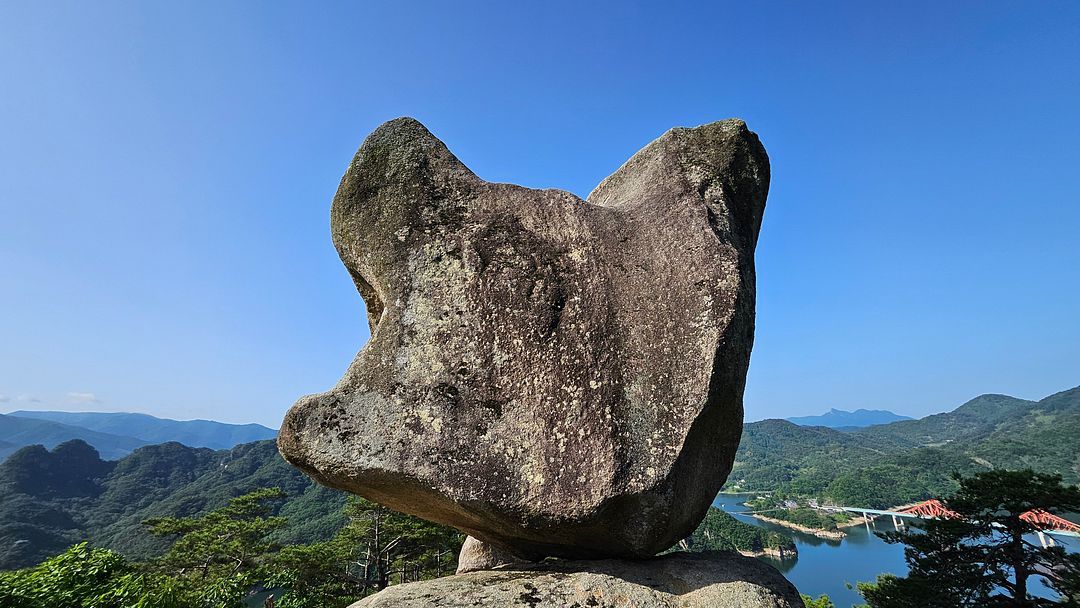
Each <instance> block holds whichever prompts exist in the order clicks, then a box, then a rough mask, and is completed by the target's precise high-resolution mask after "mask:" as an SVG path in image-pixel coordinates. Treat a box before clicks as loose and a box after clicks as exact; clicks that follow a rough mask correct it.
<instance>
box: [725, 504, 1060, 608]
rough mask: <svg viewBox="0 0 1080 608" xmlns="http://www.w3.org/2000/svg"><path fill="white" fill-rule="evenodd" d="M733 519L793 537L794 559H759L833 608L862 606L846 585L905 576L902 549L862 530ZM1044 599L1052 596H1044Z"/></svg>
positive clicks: (732, 509)
mask: <svg viewBox="0 0 1080 608" xmlns="http://www.w3.org/2000/svg"><path fill="white" fill-rule="evenodd" d="M753 496H754V495H752V494H721V495H719V496H717V497H716V500H715V501H714V502H713V506H714V507H717V508H718V509H723V510H724V511H727V512H728V513H732V514H735V513H738V512H740V511H745V510H747V509H746V507H744V506H743V505H742V503H743V502H745V501H746V500H748V499H750V498H752V497H753ZM735 518H736V519H738V520H739V521H743V522H746V523H748V524H753V525H755V526H757V527H759V528H765V529H767V530H778V531H781V532H785V533H787V534H789V535H791V536H793V537H794V538H795V544H796V546H797V547H798V549H799V555H798V557H796V558H794V559H788V560H783V561H781V560H777V559H772V558H767V557H762V558H759V559H762V560H765V561H767V562H769V563H770V564H771V565H773V566H774V567H776V569H777V570H779V571H781V572H783V573H784V576H786V577H787V578H788V580H790V581H791V582H792V583H793V584H794V585H795V586H796V587H798V589H799V591H801V592H802V593H805V594H807V595H812V596H814V597H817V596H819V595H821V594H822V593H824V594H826V595H828V596H829V597H830V598H832V600H833V602H835V603H836V605H837V607H838V608H848V607H849V606H852V605H855V604H861V603H862V597H861V596H860V595H859V594H858V593H857V592H856V591H855V590H854V589H848V588H847V584H849V583H850V584H851V586H852V587H854V586H855V583H857V582H860V581H874V580H876V579H877V575H878V574H880V573H882V572H891V573H893V574H896V575H899V576H903V575H905V574H907V564H905V563H904V547H903V546H902V545H890V544H888V543H886V542H885V541H883V540H881V539H880V538H878V537H877V536H875V535H874V534H868V533H867V532H866V527H864V526H858V527H852V528H847V533H848V535H847V537H845V538H844V539H843V540H839V541H834V540H824V539H820V538H818V537H816V536H813V535H810V534H803V533H801V532H797V531H795V530H791V529H789V528H785V527H783V526H777V525H775V524H770V523H767V522H763V521H760V520H757V519H754V518H753V517H749V516H746V515H735ZM877 530H879V531H886V530H892V521H891V519H888V518H884V519H879V520H878V522H877ZM1055 540H1057V542H1058V543H1060V544H1062V545H1065V546H1066V547H1068V549H1069V550H1070V551H1080V543H1078V542H1077V540H1078V539H1074V538H1068V539H1062V538H1060V537H1058V538H1056V539H1055ZM1063 541H1064V542H1063ZM1032 580H1033V581H1034V580H1036V579H1032ZM1035 586H1040V587H1041V584H1040V583H1035ZM1047 596H1048V597H1053V596H1052V595H1050V594H1049V593H1048V594H1047Z"/></svg>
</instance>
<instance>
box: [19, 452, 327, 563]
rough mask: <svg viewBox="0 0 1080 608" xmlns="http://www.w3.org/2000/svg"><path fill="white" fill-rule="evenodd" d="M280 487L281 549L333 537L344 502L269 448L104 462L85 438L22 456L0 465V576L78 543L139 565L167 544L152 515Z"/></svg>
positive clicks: (140, 455) (184, 512)
mask: <svg viewBox="0 0 1080 608" xmlns="http://www.w3.org/2000/svg"><path fill="white" fill-rule="evenodd" d="M267 487H274V488H281V489H282V490H284V491H285V492H286V493H287V494H288V495H289V499H288V500H286V501H285V502H284V503H283V506H281V513H280V514H282V515H287V516H289V522H290V523H289V525H288V526H286V527H285V528H283V529H282V530H280V531H278V532H277V534H276V538H277V540H279V541H281V542H300V541H304V542H311V541H314V540H323V539H326V538H329V537H330V536H332V535H333V533H334V532H335V531H336V530H338V529H339V528H340V527H341V524H342V515H341V511H342V506H343V505H344V503H345V496H344V495H343V494H341V493H339V492H334V491H331V490H327V489H325V488H322V487H321V486H317V485H316V484H315V483H314V482H312V481H311V480H310V479H309V478H308V477H307V476H305V475H303V474H302V473H300V472H299V471H298V470H296V469H295V468H293V467H292V466H290V465H289V464H287V463H286V462H285V461H284V460H282V459H281V456H280V455H278V452H277V447H276V446H275V445H274V443H273V442H272V441H260V442H256V443H249V444H244V445H241V446H237V447H236V448H233V449H231V450H221V451H214V450H210V449H206V448H190V447H187V446H184V445H181V444H179V443H166V444H161V445H152V446H146V447H143V448H140V449H138V450H136V451H135V452H134V453H132V454H131V455H129V456H127V457H125V458H123V459H121V460H119V461H116V462H111V461H104V460H102V459H100V458H99V456H98V454H97V452H96V451H95V450H94V449H93V448H92V447H90V446H89V445H87V444H86V443H84V442H82V441H77V440H76V441H71V442H67V443H64V444H62V445H60V446H58V447H56V448H55V449H54V450H53V451H51V452H50V451H48V450H45V449H44V448H42V447H41V446H32V447H27V448H23V449H21V450H19V451H18V452H16V453H15V454H13V455H12V456H11V457H9V458H8V459H7V460H6V461H4V463H3V464H0V569H4V568H14V567H20V566H27V565H31V564H35V563H37V562H39V561H41V560H42V559H44V558H45V557H48V556H51V555H54V554H56V553H59V552H61V551H63V550H64V549H66V548H67V547H69V546H70V545H72V544H73V543H75V542H79V541H81V540H90V541H91V543H92V544H94V545H95V546H102V547H107V548H111V549H116V550H118V551H121V552H123V553H125V554H126V555H128V556H130V557H134V558H145V557H149V556H152V555H157V554H159V553H160V552H161V551H163V550H164V548H165V547H166V545H167V541H166V540H163V539H161V538H157V537H153V536H151V535H149V534H146V533H145V530H144V529H143V526H142V522H143V521H144V520H146V519H149V518H151V517H162V516H192V515H197V514H200V513H205V512H206V511H209V510H211V509H215V508H219V507H222V506H224V505H225V504H226V503H227V502H228V501H229V499H231V498H234V497H236V496H240V495H242V494H246V493H248V492H252V491H254V490H257V489H260V488H267Z"/></svg>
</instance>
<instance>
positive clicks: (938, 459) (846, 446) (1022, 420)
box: [725, 387, 1080, 508]
mask: <svg viewBox="0 0 1080 608" xmlns="http://www.w3.org/2000/svg"><path fill="white" fill-rule="evenodd" d="M1077 437H1080V387H1078V388H1074V389H1071V390H1067V391H1063V392H1060V393H1057V394H1054V395H1051V396H1049V397H1047V398H1045V399H1042V400H1040V401H1025V400H1023V399H1016V398H1014V397H1008V396H1004V395H983V396H981V397H976V398H975V399H972V400H971V401H969V402H967V403H965V404H964V405H962V406H960V407H959V408H957V409H955V410H953V411H952V412H948V413H945V414H937V415H934V416H928V417H926V418H922V419H920V420H905V421H900V422H893V423H890V424H885V425H878V426H871V427H866V428H862V429H856V430H853V431H850V432H843V431H837V430H834V429H828V428H824V427H802V426H797V425H795V424H792V423H790V422H787V421H784V420H764V421H761V422H755V423H751V424H747V425H746V426H745V428H744V431H743V437H742V443H741V444H740V446H739V451H738V454H737V455H736V462H735V467H734V469H733V470H732V472H731V475H730V476H729V477H728V482H727V485H726V486H725V489H727V490H730V491H774V492H777V493H778V494H779V495H781V496H783V495H788V496H813V497H818V498H821V499H825V500H828V501H830V502H833V503H835V504H841V505H845V506H860V507H871V508H888V507H892V506H896V505H901V504H906V503H911V502H915V501H920V500H925V499H927V498H932V497H939V496H944V495H947V494H950V493H952V492H954V491H955V490H956V488H957V486H956V482H955V481H954V480H953V479H952V478H951V474H952V473H954V472H959V473H963V474H967V475H971V474H974V473H978V472H981V471H988V470H992V469H1025V468H1030V469H1033V470H1035V471H1040V472H1046V473H1057V474H1060V475H1061V476H1062V477H1063V479H1064V480H1065V482H1066V483H1071V484H1076V483H1078V482H1080V453H1078V452H1077V450H1076V438H1077Z"/></svg>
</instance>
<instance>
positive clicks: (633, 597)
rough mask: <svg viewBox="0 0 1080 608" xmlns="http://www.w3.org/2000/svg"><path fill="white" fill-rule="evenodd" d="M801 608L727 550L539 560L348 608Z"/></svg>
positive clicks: (781, 581) (762, 571)
mask: <svg viewBox="0 0 1080 608" xmlns="http://www.w3.org/2000/svg"><path fill="white" fill-rule="evenodd" d="M391 606H393V607H394V608H421V607H423V608H429V607H433V606H442V607H447V608H449V607H455V606H489V607H492V608H504V607H510V606H522V607H529V608H571V607H576V608H616V607H618V608H631V607H632V608H802V606H803V603H802V600H801V599H799V593H798V591H796V590H795V587H793V586H792V585H791V583H789V582H788V581H787V579H785V578H784V577H783V576H781V575H780V573H779V572H777V571H776V569H774V568H773V567H771V566H769V565H767V564H765V563H763V562H761V561H759V560H756V559H754V558H751V557H743V556H741V555H739V554H737V553H733V552H716V553H672V554H669V555H664V556H661V557H656V558H653V559H649V560H640V561H631V560H595V561H584V562H545V563H542V564H535V565H534V566H532V567H530V568H524V569H523V568H520V567H517V566H515V567H513V568H507V569H498V570H486V571H483V572H471V573H469V574H458V575H454V576H447V577H444V578H437V579H434V580H430V581H422V582H418V583H408V584H405V585H394V586H392V587H387V588H386V589H384V590H382V591H381V592H379V593H377V594H375V595H372V596H369V597H367V598H364V599H363V600H361V601H360V602H358V603H356V604H353V605H352V606H351V607H350V608H384V607H385V608H389V607H391Z"/></svg>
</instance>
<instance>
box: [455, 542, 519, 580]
mask: <svg viewBox="0 0 1080 608" xmlns="http://www.w3.org/2000/svg"><path fill="white" fill-rule="evenodd" d="M522 561H527V560H522V558H520V557H518V556H516V555H514V554H513V553H510V552H508V551H506V550H505V549H503V548H501V547H496V546H495V545H492V544H489V543H485V542H484V541H482V540H477V539H475V538H473V537H471V536H466V537H465V542H464V543H462V544H461V551H460V552H459V553H458V560H457V574H464V573H466V572H476V571H477V570H492V569H494V568H498V567H499V566H507V565H510V564H516V563H521V562H522Z"/></svg>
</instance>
